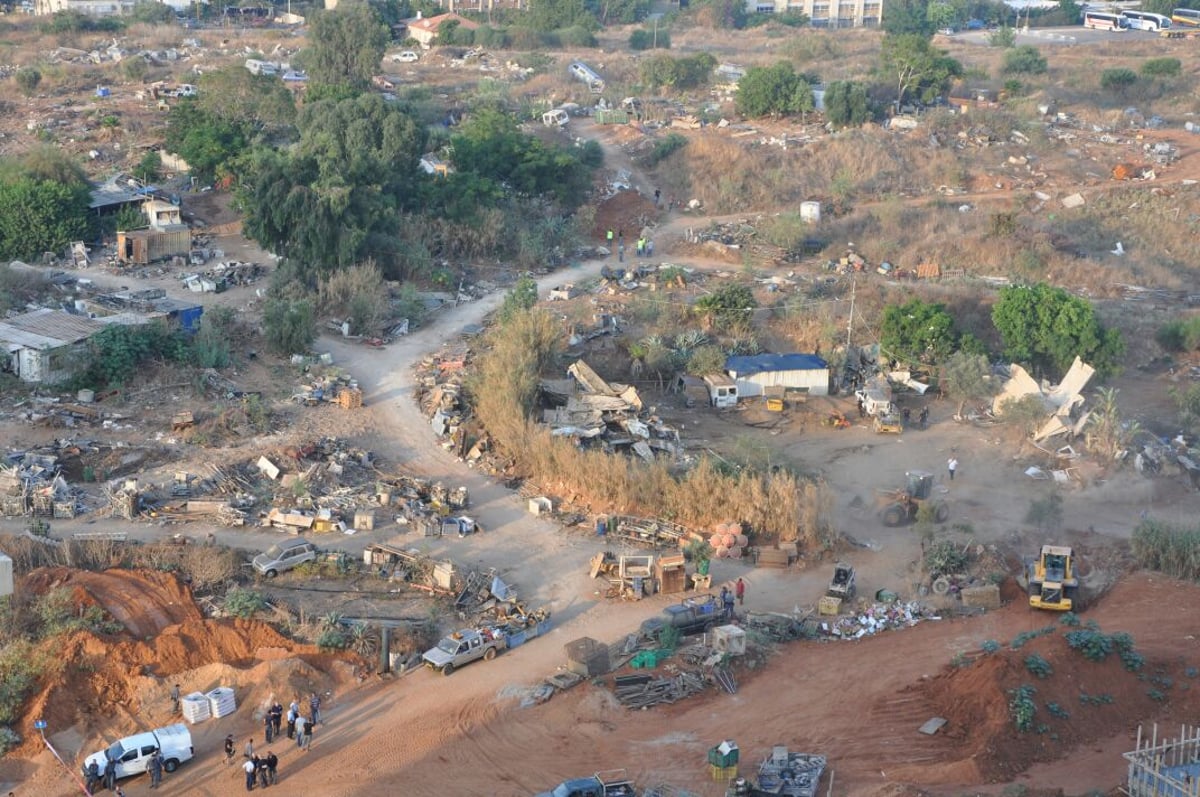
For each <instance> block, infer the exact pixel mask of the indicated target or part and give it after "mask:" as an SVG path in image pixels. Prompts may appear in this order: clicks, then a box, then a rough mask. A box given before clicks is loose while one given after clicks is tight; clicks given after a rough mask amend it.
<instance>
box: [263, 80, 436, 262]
mask: <svg viewBox="0 0 1200 797" xmlns="http://www.w3.org/2000/svg"><path fill="white" fill-rule="evenodd" d="M298 125H299V127H300V141H299V143H298V145H297V146H296V148H295V150H294V152H292V153H288V154H285V153H280V152H274V151H263V152H261V153H259V154H258V155H257V157H256V159H255V160H254V161H253V163H252V165H251V168H250V170H249V177H248V179H247V180H246V181H245V184H244V186H243V189H242V200H243V205H244V206H245V207H246V220H245V228H246V231H247V233H249V234H250V236H251V237H253V238H254V239H255V240H257V241H258V242H259V243H261V244H263V245H264V246H266V247H268V248H270V249H272V250H273V251H275V252H276V253H278V254H280V255H283V256H285V257H287V258H289V259H290V260H292V261H293V264H294V266H295V267H296V268H297V271H298V273H299V274H300V275H301V276H302V277H303V278H304V279H306V280H307V281H309V282H312V281H313V279H314V278H315V276H316V275H318V274H320V273H323V272H326V271H328V270H330V269H334V268H339V267H344V266H349V265H352V264H354V263H357V262H360V261H362V260H364V259H366V258H368V257H372V258H374V259H375V261H376V262H377V263H379V265H380V266H381V267H382V268H383V269H384V270H385V272H387V274H388V276H390V277H397V276H406V271H405V269H406V264H407V262H408V261H407V255H408V253H409V251H410V248H409V247H408V246H407V245H406V243H405V242H404V241H403V240H402V239H401V238H400V236H399V229H400V219H401V213H402V212H403V211H404V210H405V209H406V208H414V207H416V206H417V205H418V192H417V187H418V183H419V175H418V171H417V161H418V159H419V158H420V156H421V153H422V152H424V149H425V141H426V135H425V128H424V127H423V126H421V125H420V124H419V123H418V122H417V120H416V119H415V118H414V116H413V115H412V114H411V113H410V112H409V109H407V108H406V107H404V106H402V105H398V104H395V103H389V102H387V101H385V100H384V99H383V98H382V97H379V96H377V95H374V94H363V95H360V96H357V97H353V98H350V99H344V100H322V101H320V102H316V103H313V104H312V105H309V106H306V107H305V108H304V110H303V112H302V113H301V114H300V118H299V120H298Z"/></svg>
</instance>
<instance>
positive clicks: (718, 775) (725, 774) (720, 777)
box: [708, 764, 738, 783]
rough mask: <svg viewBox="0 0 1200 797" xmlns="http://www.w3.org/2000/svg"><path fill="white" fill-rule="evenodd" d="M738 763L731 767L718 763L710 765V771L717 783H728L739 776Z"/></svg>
mask: <svg viewBox="0 0 1200 797" xmlns="http://www.w3.org/2000/svg"><path fill="white" fill-rule="evenodd" d="M737 770H738V768H737V764H734V765H733V766H731V767H719V766H717V765H716V764H709V765H708V773H709V775H711V776H712V779H713V780H714V781H716V782H717V783H728V782H729V781H731V780H733V779H734V778H736V777H737Z"/></svg>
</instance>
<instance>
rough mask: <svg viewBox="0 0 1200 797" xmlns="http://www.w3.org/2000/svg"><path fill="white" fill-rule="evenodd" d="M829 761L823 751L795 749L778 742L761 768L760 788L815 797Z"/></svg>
mask: <svg viewBox="0 0 1200 797" xmlns="http://www.w3.org/2000/svg"><path fill="white" fill-rule="evenodd" d="M827 763H828V761H827V760H826V759H825V756H823V755H813V754H811V753H793V752H790V751H789V750H788V749H787V748H786V747H783V746H777V747H775V749H774V750H772V751H771V754H770V755H769V756H767V758H766V760H764V761H763V762H762V764H761V765H760V766H759V768H758V790H759V791H760V792H766V793H767V794H783V795H788V797H816V794H817V787H818V786H820V784H821V775H822V774H823V773H824V772H825V766H826V764H827Z"/></svg>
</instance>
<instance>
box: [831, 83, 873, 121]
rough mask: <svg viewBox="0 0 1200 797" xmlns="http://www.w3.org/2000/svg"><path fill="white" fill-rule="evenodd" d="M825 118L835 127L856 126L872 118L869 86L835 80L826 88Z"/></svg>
mask: <svg viewBox="0 0 1200 797" xmlns="http://www.w3.org/2000/svg"><path fill="white" fill-rule="evenodd" d="M825 118H826V119H827V120H829V123H830V124H831V125H833V126H834V127H856V126H858V125H861V124H862V123H863V122H865V121H867V120H868V119H870V118H871V107H870V102H869V100H868V98H867V87H866V86H864V85H863V84H862V83H854V82H851V81H845V80H835V81H834V82H832V83H830V84H829V86H828V88H826V89H825Z"/></svg>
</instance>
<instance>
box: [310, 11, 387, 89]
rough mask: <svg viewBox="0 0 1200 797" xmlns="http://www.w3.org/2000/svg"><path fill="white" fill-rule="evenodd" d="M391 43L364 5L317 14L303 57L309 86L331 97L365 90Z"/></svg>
mask: <svg viewBox="0 0 1200 797" xmlns="http://www.w3.org/2000/svg"><path fill="white" fill-rule="evenodd" d="M390 39H391V34H390V32H389V31H388V28H387V25H385V24H384V22H383V19H382V17H380V15H379V12H378V11H376V10H375V9H374V8H373V7H371V6H370V5H368V4H366V3H359V2H355V3H344V4H342V5H340V6H338V8H337V9H336V10H333V11H324V12H321V13H319V14H317V15H316V18H315V19H314V20H313V22H312V29H311V30H310V31H309V34H308V41H309V46H308V48H307V49H306V50H305V51H304V55H303V61H304V64H305V67H306V68H307V69H308V77H309V83H310V85H311V86H312V87H313V88H316V89H318V93H320V91H321V90H328V91H330V94H329V95H332V96H337V95H338V94H339V93H342V92H346V91H349V92H358V91H363V90H365V89H366V88H367V87H368V86H370V85H371V76H372V75H374V74H375V73H376V72H377V71H378V70H379V63H380V61H381V60H382V59H383V52H384V50H386V49H387V45H388V41H389V40H390ZM329 95H327V96H329Z"/></svg>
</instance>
